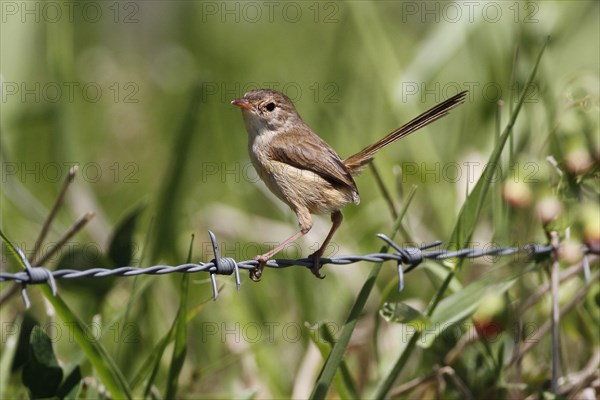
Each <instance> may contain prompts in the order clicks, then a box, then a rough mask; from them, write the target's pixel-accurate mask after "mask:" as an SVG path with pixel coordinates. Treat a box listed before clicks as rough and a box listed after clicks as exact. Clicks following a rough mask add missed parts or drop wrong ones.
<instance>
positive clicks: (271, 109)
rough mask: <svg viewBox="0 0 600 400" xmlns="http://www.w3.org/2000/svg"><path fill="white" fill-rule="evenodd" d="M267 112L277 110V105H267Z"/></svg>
mask: <svg viewBox="0 0 600 400" xmlns="http://www.w3.org/2000/svg"><path fill="white" fill-rule="evenodd" d="M266 108H267V111H273V110H274V109H275V103H269V104H267V107H266Z"/></svg>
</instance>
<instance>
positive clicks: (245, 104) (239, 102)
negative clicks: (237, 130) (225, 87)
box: [231, 98, 252, 110]
mask: <svg viewBox="0 0 600 400" xmlns="http://www.w3.org/2000/svg"><path fill="white" fill-rule="evenodd" d="M231 104H233V105H234V106H236V107H239V108H241V109H243V110H252V104H251V103H250V102H249V101H248V100H246V99H244V98H241V99H235V100H233V101H232V102H231Z"/></svg>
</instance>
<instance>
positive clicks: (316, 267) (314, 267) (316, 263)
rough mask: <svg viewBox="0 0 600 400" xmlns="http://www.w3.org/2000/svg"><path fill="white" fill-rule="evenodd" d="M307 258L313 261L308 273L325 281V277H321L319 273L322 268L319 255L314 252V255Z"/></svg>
mask: <svg viewBox="0 0 600 400" xmlns="http://www.w3.org/2000/svg"><path fill="white" fill-rule="evenodd" d="M308 258H312V261H313V264H312V266H310V267H308V268H309V269H310V271H311V272H312V273H313V275H314V276H316V277H317V278H319V279H325V275H321V272H320V271H319V270H320V269H321V267H322V265H321V254H319V253H318V252H316V253H313V254H311V255H310V256H308Z"/></svg>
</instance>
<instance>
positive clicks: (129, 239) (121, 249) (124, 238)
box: [108, 205, 144, 267]
mask: <svg viewBox="0 0 600 400" xmlns="http://www.w3.org/2000/svg"><path fill="white" fill-rule="evenodd" d="M143 210H144V206H143V205H140V206H138V207H136V208H134V209H133V210H132V211H130V212H129V213H128V214H127V215H125V217H124V218H123V219H122V220H121V222H119V224H118V225H117V228H116V229H115V231H114V232H113V237H112V239H111V240H110V245H109V246H108V258H110V259H111V260H112V262H113V264H114V265H115V266H117V267H123V266H128V265H129V264H130V263H131V260H132V258H133V253H134V246H133V244H134V243H133V234H134V232H135V226H136V223H137V220H138V217H139V216H140V215H141V213H142V211H143Z"/></svg>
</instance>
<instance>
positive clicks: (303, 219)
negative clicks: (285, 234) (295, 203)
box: [250, 208, 312, 282]
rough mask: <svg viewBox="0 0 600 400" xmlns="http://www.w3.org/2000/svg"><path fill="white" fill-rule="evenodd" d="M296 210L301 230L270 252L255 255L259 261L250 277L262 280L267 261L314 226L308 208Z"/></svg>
mask: <svg viewBox="0 0 600 400" xmlns="http://www.w3.org/2000/svg"><path fill="white" fill-rule="evenodd" d="M295 211H296V216H297V217H298V225H300V232H298V233H296V234H295V235H293V236H291V237H289V238H288V239H286V240H284V241H283V242H281V243H279V244H278V245H277V246H275V247H274V248H273V249H272V250H270V251H269V252H267V253H265V254H263V255H260V256H256V257H254V259H255V260H256V261H258V266H257V267H256V268H254V269H253V270H251V271H250V279H252V280H253V281H254V282H257V281H259V280H260V276H261V275H262V271H263V269H265V264H266V263H267V261H268V260H269V258H271V257H273V256H274V255H275V254H276V253H277V252H279V251H280V250H281V249H283V248H284V247H285V246H286V245H288V244H290V243H292V242H295V241H296V240H298V239H299V238H301V237H302V236H304V235H306V234H307V233H308V231H310V229H311V228H312V218H311V217H310V212H309V211H308V209H305V208H299V209H296V210H295Z"/></svg>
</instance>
